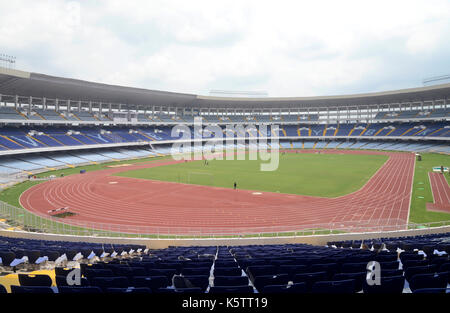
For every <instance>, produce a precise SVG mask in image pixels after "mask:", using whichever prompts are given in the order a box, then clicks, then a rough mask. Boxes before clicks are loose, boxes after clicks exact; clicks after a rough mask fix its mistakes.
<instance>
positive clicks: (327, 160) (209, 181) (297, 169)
mask: <svg viewBox="0 0 450 313" xmlns="http://www.w3.org/2000/svg"><path fill="white" fill-rule="evenodd" d="M387 159H388V157H387V156H386V155H352V154H316V153H299V154H296V153H286V154H280V155H279V166H278V169H277V170H275V171H260V164H261V163H262V162H263V163H267V161H261V160H248V158H247V159H246V160H210V161H208V164H207V165H206V164H205V162H204V161H203V160H201V161H189V162H184V163H178V164H173V165H166V166H159V167H154V168H148V169H140V170H133V171H127V172H122V173H119V174H117V175H118V176H124V177H134V178H141V179H152V180H160V181H170V182H177V183H184V184H196V185H205V186H214V187H225V188H233V185H234V182H236V184H237V188H238V189H245V190H256V191H266V192H279V193H287V194H298V195H308V196H318V197H328V198H334V197H338V196H343V195H346V194H349V193H351V192H354V191H357V190H358V189H360V188H361V187H362V186H363V185H364V184H365V183H366V182H367V181H368V180H369V179H370V177H372V176H373V175H374V174H375V173H376V171H377V170H378V169H379V168H380V167H381V166H382V165H383V164H384V163H385V162H386V160H387Z"/></svg>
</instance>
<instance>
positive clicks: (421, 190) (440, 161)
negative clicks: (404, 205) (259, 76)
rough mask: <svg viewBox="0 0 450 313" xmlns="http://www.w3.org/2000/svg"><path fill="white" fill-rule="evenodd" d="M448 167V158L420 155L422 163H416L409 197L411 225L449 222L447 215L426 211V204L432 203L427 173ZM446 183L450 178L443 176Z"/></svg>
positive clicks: (449, 163)
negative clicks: (442, 166) (441, 167)
mask: <svg viewBox="0 0 450 313" xmlns="http://www.w3.org/2000/svg"><path fill="white" fill-rule="evenodd" d="M441 165H444V166H447V167H450V156H449V155H444V154H436V153H425V154H422V161H420V162H419V161H417V162H416V169H415V172H414V184H413V192H412V197H411V211H410V214H409V221H410V222H412V223H427V222H437V221H448V220H450V214H449V213H440V212H430V211H427V208H426V203H427V202H433V194H432V193H431V186H430V179H429V178H428V173H429V172H431V171H432V170H433V167H435V166H441ZM445 176H446V178H447V182H450V176H449V175H448V174H446V175H445Z"/></svg>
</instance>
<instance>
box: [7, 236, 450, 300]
mask: <svg viewBox="0 0 450 313" xmlns="http://www.w3.org/2000/svg"><path fill="white" fill-rule="evenodd" d="M449 238H450V235H449V234H448V233H447V234H433V235H423V236H414V237H394V238H379V239H370V240H354V241H339V242H328V243H327V245H326V246H313V245H307V244H284V245H264V246H261V245H250V246H228V247H226V246H219V247H214V246H189V247H169V248H165V249H147V248H146V247H145V246H139V245H106V244H93V243H83V242H76V243H74V242H60V241H58V242H51V241H42V240H32V239H17V238H8V237H0V258H1V264H2V270H3V271H6V272H9V273H10V275H17V274H14V273H15V272H17V271H20V274H18V277H19V283H20V285H19V286H17V287H15V286H5V287H6V289H8V288H9V289H10V290H11V291H12V292H13V293H22V292H26V293H35V292H42V291H46V290H44V289H42V290H41V289H33V288H31V289H29V288H28V287H36V288H37V287H40V288H43V287H46V288H50V290H51V291H52V292H53V293H68V292H75V293H83V292H86V293H91V292H96V293H98V292H108V293H110V292H121V293H125V292H145V293H149V292H152V293H167V292H186V291H193V290H191V288H195V291H196V292H202V293H217V292H220V293H229V292H240V293H242V292H243V293H271V292H274V293H291V292H292V293H327V294H328V293H369V294H371V293H411V292H412V293H423V292H430V293H443V292H450V289H449V287H450V286H449V283H450V281H449V277H450V276H449V270H450V259H449V253H450V244H449V241H448V239H449ZM372 261H376V262H379V264H380V266H381V279H382V280H383V281H384V282H387V281H389V283H383V284H381V285H369V284H368V281H367V279H366V267H367V265H368V263H369V262H372ZM36 268H37V269H44V268H45V269H47V273H48V274H46V275H45V274H40V275H33V276H29V275H27V273H34V272H33V270H36ZM73 268H79V269H80V273H81V275H82V281H83V283H82V284H83V285H82V286H73V287H69V286H67V284H66V282H65V279H64V278H65V277H66V276H67V275H68V273H69V272H70V271H71V269H73ZM52 277H53V278H52ZM0 282H2V280H1V278H0ZM18 287H19V288H18ZM71 288H76V289H75V290H71ZM83 288H85V289H83ZM109 288H120V289H114V290H112V289H109ZM188 288H190V289H188ZM424 289H426V290H424Z"/></svg>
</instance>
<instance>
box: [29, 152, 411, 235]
mask: <svg viewBox="0 0 450 313" xmlns="http://www.w3.org/2000/svg"><path fill="white" fill-rule="evenodd" d="M298 152H299V153H314V152H315V151H312V150H308V151H302V150H300V151H298ZM321 153H340V154H342V153H351V154H384V155H388V156H389V158H388V160H387V161H386V162H385V163H384V164H383V165H382V166H381V167H380V169H379V170H378V171H377V172H376V173H375V174H374V176H373V177H372V178H371V179H370V180H369V181H368V182H367V183H366V184H365V185H364V186H363V187H362V188H361V189H360V190H358V191H356V192H353V193H351V194H348V195H345V196H341V197H337V198H320V197H311V196H300V195H291V194H280V193H270V192H263V193H261V194H260V195H255V194H254V191H249V190H232V189H228V188H219V187H208V186H197V185H187V184H180V183H172V182H161V181H153V180H144V179H136V178H127V177H119V176H112V175H114V174H115V173H119V172H123V171H129V170H132V169H139V168H148V167H154V166H164V165H169V164H174V163H177V162H178V161H173V160H170V161H168V160H161V161H153V162H146V163H140V164H137V165H132V166H128V167H119V168H109V169H105V170H101V171H94V172H88V173H85V174H77V175H71V176H67V177H63V178H57V179H54V180H50V181H47V182H44V183H41V184H38V185H36V186H34V187H32V188H30V189H28V190H26V191H25V192H24V193H23V194H22V195H21V197H20V202H21V204H22V206H23V207H24V208H26V209H27V210H29V211H31V212H33V213H35V214H37V215H40V216H43V217H46V218H48V217H49V216H48V214H47V211H48V210H51V209H56V208H61V207H69V208H70V211H71V212H74V213H76V215H74V216H71V217H68V218H65V219H64V222H65V223H68V224H73V225H83V226H88V227H93V228H97V229H105V230H112V231H123V232H127V231H128V232H137V233H160V234H163V233H170V234H231V233H255V232H260V231H261V232H262V231H287V230H300V229H304V228H310V227H312V226H315V227H318V226H319V225H320V228H327V229H331V228H333V229H336V228H341V227H355V228H354V230H356V227H359V229H360V230H361V228H360V227H362V226H363V225H365V226H367V227H374V226H390V227H392V229H403V228H404V227H405V224H406V223H407V221H408V214H409V206H410V199H411V190H412V180H413V174H414V165H415V157H414V154H412V153H403V152H401V153H390V152H378V151H342V150H339V151H338V150H329V151H323V150H321ZM400 225H401V226H400ZM367 229H369V228H367Z"/></svg>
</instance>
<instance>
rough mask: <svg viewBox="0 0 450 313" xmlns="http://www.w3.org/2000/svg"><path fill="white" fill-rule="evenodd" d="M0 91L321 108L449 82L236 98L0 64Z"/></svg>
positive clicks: (412, 97)
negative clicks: (351, 91)
mask: <svg viewBox="0 0 450 313" xmlns="http://www.w3.org/2000/svg"><path fill="white" fill-rule="evenodd" d="M0 94H8V95H19V96H33V97H41V98H42V97H46V98H49V99H55V98H58V99H64V100H66V99H70V100H73V101H78V100H81V101H96V102H105V103H122V104H130V105H133V106H134V107H136V106H141V107H151V106H172V107H180V108H183V107H185V108H213V109H215V108H222V109H252V108H258V109H270V108H315V107H320V108H325V107H340V106H361V105H376V104H385V103H400V102H416V101H430V100H439V99H447V98H449V97H450V83H447V84H440V85H433V86H426V87H417V88H408V89H400V90H391V91H382V92H372V93H361V94H350V95H333V96H315V97H268V98H238V97H213V96H202V95H195V94H186V93H177V92H169V91H160V90H150V89H143V88H135V87H125V86H118V85H110V84H104V83H97V82H89V81H85V80H79V79H72V78H64V77H57V76H51V75H45V74H39V73H29V72H25V71H20V70H13V69H5V68H0Z"/></svg>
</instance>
